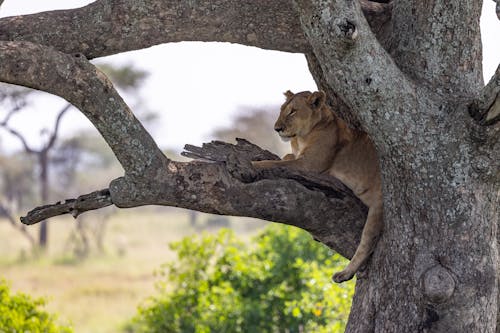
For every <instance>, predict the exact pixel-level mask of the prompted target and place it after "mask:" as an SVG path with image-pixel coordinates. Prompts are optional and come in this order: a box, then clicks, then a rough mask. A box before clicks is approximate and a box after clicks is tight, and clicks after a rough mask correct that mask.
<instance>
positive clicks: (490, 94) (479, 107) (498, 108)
mask: <svg viewBox="0 0 500 333" xmlns="http://www.w3.org/2000/svg"><path fill="white" fill-rule="evenodd" d="M469 114H470V115H471V117H472V118H473V119H474V120H475V121H477V122H478V123H479V124H480V125H483V126H488V125H493V124H495V123H496V122H498V121H499V120H500V65H499V66H498V67H497V70H496V72H495V74H494V75H493V77H492V78H491V80H490V82H488V84H487V85H486V86H485V87H484V88H483V90H482V91H481V93H480V94H479V96H478V97H477V98H476V99H475V100H473V101H472V102H471V103H470V104H469Z"/></svg>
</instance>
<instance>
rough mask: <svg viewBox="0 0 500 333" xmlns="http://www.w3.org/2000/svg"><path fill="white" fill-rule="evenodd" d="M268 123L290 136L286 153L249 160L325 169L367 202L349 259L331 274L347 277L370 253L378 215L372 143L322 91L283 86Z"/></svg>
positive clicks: (378, 182) (379, 201)
mask: <svg viewBox="0 0 500 333" xmlns="http://www.w3.org/2000/svg"><path fill="white" fill-rule="evenodd" d="M285 96H286V101H285V103H284V104H283V105H282V106H281V112H280V115H279V117H278V120H277V121H276V124H275V125H274V129H275V130H276V132H278V134H279V135H280V137H281V138H282V139H284V140H291V146H292V154H287V155H286V156H285V157H283V159H282V160H280V161H253V162H252V164H253V165H254V166H255V167H257V168H272V167H287V168H296V169H300V170H305V171H313V172H318V173H323V172H328V173H329V174H330V175H332V176H334V177H336V178H337V179H339V180H340V181H342V182H343V183H344V184H345V185H346V186H348V187H349V188H350V189H351V190H352V191H353V192H354V194H355V195H356V196H357V197H358V198H359V199H361V201H363V203H364V204H366V205H367V206H368V207H369V211H368V218H367V219H366V223H365V226H364V228H363V233H362V235H361V241H360V243H359V245H358V248H357V249H356V253H355V254H354V256H353V257H352V259H351V261H350V263H349V265H347V267H346V268H345V269H344V270H343V271H341V272H338V273H336V274H334V275H333V280H334V281H335V282H343V281H347V280H350V279H351V278H352V277H353V276H354V274H355V273H356V272H357V271H358V270H359V268H360V266H361V265H362V264H363V263H364V262H365V261H366V259H368V257H369V256H370V254H371V253H372V251H373V249H374V247H375V245H376V243H377V239H378V237H379V235H380V232H381V231H382V228H383V221H382V191H381V180H380V169H379V164H378V157H377V152H376V150H375V147H374V145H373V143H372V142H371V140H370V139H369V138H368V136H367V135H366V134H365V133H362V132H360V131H355V130H352V129H350V128H349V127H347V124H346V123H345V122H344V121H343V120H342V119H340V118H339V117H337V116H336V115H335V114H334V113H333V112H332V110H331V109H330V108H329V107H328V106H327V105H326V103H325V100H326V96H325V93H324V92H322V91H319V92H314V93H311V92H309V91H303V92H300V93H297V94H294V93H292V92H291V91H287V92H286V93H285Z"/></svg>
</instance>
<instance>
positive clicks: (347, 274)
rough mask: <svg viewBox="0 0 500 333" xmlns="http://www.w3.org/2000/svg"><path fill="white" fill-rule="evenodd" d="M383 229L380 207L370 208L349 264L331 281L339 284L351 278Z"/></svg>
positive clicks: (363, 261)
mask: <svg viewBox="0 0 500 333" xmlns="http://www.w3.org/2000/svg"><path fill="white" fill-rule="evenodd" d="M382 228H383V210H382V205H376V206H373V207H370V209H369V210H368V217H367V218H366V223H365V226H364V228H363V233H362V234H361V240H360V242H359V245H358V248H357V249H356V252H355V253H354V256H353V257H352V259H351V261H350V262H349V264H348V265H347V266H346V268H344V270H342V271H340V272H338V273H335V274H334V275H333V281H335V282H337V283H341V282H344V281H347V280H350V279H352V278H353V276H354V274H356V272H357V271H358V270H359V268H360V267H361V265H363V264H364V263H365V262H366V260H367V259H368V258H369V257H370V255H371V254H372V252H373V250H374V249H375V245H376V244H377V241H378V238H379V236H380V234H381V232H382Z"/></svg>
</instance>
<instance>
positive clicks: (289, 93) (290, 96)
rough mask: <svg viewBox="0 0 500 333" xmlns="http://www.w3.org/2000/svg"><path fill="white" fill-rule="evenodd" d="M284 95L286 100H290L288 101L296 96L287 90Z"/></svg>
mask: <svg viewBox="0 0 500 333" xmlns="http://www.w3.org/2000/svg"><path fill="white" fill-rule="evenodd" d="M283 95H285V96H286V99H287V100H288V99H290V98H292V97H293V95H295V94H294V93H293V92H291V91H290V90H287V91H285V92H284V93H283Z"/></svg>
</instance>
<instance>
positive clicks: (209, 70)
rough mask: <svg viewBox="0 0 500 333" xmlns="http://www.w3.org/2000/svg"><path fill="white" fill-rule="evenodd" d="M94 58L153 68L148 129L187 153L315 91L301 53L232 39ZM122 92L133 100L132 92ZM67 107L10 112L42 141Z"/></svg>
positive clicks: (55, 2)
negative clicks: (244, 120) (241, 115)
mask: <svg viewBox="0 0 500 333" xmlns="http://www.w3.org/2000/svg"><path fill="white" fill-rule="evenodd" d="M91 2H93V1H89V0H45V1H40V0H5V1H4V3H3V5H2V7H0V17H5V16H12V15H21V14H29V13H36V12H40V11H46V10H54V9H66V8H75V7H81V6H84V5H86V4H88V3H91ZM494 7H495V2H494V1H491V0H484V5H483V15H482V17H481V31H482V39H483V71H484V76H485V81H486V82H487V81H488V80H489V78H490V77H491V76H492V75H493V73H494V71H495V69H496V67H497V66H498V63H499V62H500V43H499V42H498V33H499V32H500V21H499V20H498V19H497V18H496V15H495V8H494ZM94 63H96V64H99V63H111V64H117V65H120V64H121V65H127V64H133V65H134V67H136V68H139V69H142V70H145V71H147V72H149V73H150V75H149V77H148V79H147V80H146V81H145V84H144V85H143V86H142V87H141V89H140V91H139V93H140V95H141V96H142V99H143V100H144V101H145V102H146V103H147V106H148V108H149V109H152V110H154V111H156V112H157V113H158V115H159V118H158V120H157V121H155V122H154V124H151V126H150V128H148V130H150V133H151V134H152V136H153V137H154V138H155V140H156V142H157V143H158V145H159V146H160V147H162V148H168V149H172V150H175V151H181V150H182V147H183V146H184V144H186V143H190V144H201V143H202V142H206V141H210V140H211V139H212V137H211V133H213V131H214V130H215V129H216V128H218V127H221V126H228V125H229V124H230V123H231V120H232V119H233V118H234V117H235V116H236V115H237V114H238V112H239V111H240V112H241V109H242V108H247V107H255V108H260V107H267V108H269V109H270V110H275V112H276V114H277V113H278V111H279V105H280V104H281V103H282V102H283V99H284V97H283V92H284V91H286V90H289V89H290V90H292V91H295V92H297V91H303V90H315V89H316V85H315V83H314V81H313V79H312V77H311V75H310V73H309V70H308V68H307V62H306V60H305V57H304V56H303V55H302V54H291V53H285V52H277V51H268V50H262V49H258V48H255V47H248V46H242V45H235V44H228V43H201V42H200V43H196V42H189V43H170V44H164V45H158V46H154V47H151V48H148V49H144V50H139V51H132V52H126V53H121V54H117V55H113V56H109V57H104V58H99V59H97V60H95V61H94ZM123 97H124V99H125V100H126V101H127V96H126V95H124V96H123ZM64 105H65V101H64V100H62V99H61V98H58V97H55V96H52V95H48V94H42V93H40V94H39V95H38V97H37V98H36V100H34V107H31V108H29V110H26V111H23V112H21V113H19V114H18V115H16V116H15V117H13V118H12V126H13V127H16V128H18V129H20V131H21V132H23V133H25V134H26V136H27V138H28V142H29V143H30V144H31V145H32V146H34V147H37V146H39V145H40V142H41V139H40V133H41V131H42V130H43V129H44V128H51V125H52V123H53V121H54V120H53V118H54V116H55V113H56V112H57V110H59V109H61V108H62V107H63V106H64ZM0 112H1V110H0ZM0 114H1V113H0ZM146 127H148V126H146ZM85 128H89V129H91V128H92V129H93V127H92V124H91V123H90V122H89V121H88V120H87V119H86V118H85V117H84V116H83V115H82V114H81V113H80V112H79V111H78V110H76V109H73V110H72V111H71V112H70V113H69V114H67V115H66V116H65V118H64V119H63V121H62V123H61V134H62V136H71V135H72V133H74V132H75V131H77V130H79V129H85ZM269 128H270V135H274V134H273V133H272V132H273V131H272V124H270V127H269ZM19 147H20V146H19V145H18V143H17V142H16V141H15V140H14V139H13V138H11V137H10V136H9V135H8V134H5V133H4V132H2V131H0V149H2V150H6V151H13V150H15V149H18V148H19Z"/></svg>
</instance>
